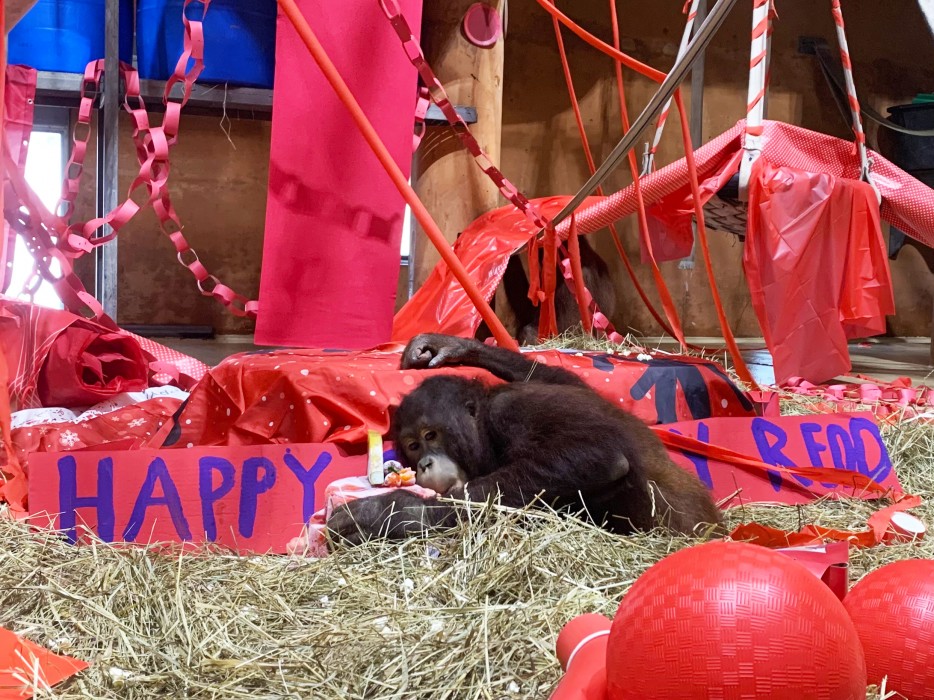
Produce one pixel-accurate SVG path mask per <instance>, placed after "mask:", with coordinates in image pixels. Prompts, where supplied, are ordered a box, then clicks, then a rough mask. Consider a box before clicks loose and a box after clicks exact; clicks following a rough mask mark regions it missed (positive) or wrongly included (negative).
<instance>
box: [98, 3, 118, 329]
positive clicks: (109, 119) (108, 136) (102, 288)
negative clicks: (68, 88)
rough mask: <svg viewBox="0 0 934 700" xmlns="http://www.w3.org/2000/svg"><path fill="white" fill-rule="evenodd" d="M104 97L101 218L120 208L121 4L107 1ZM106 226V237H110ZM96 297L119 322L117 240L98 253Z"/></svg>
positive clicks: (100, 136) (100, 117)
mask: <svg viewBox="0 0 934 700" xmlns="http://www.w3.org/2000/svg"><path fill="white" fill-rule="evenodd" d="M104 31H105V43H104V94H103V95H102V97H101V108H100V111H99V112H98V122H97V215H98V216H104V215H105V214H107V213H108V212H110V211H112V210H113V209H114V208H115V207H116V206H117V204H118V197H119V170H118V168H119V161H118V157H117V155H118V144H119V138H120V133H119V128H120V119H119V118H120V0H107V6H106V10H105V15H104ZM109 229H110V227H109V226H105V227H104V230H103V231H100V232H99V233H101V234H102V235H104V234H107V233H109ZM95 263H96V265H95V279H94V291H95V296H97V298H98V300H99V301H100V303H101V306H103V307H104V311H105V312H106V314H107V315H108V316H110V317H111V318H112V319H114V320H115V321H116V320H117V240H116V239H114V240H112V241H110V242H109V243H105V244H104V245H102V246H100V247H99V248H97V249H96V250H95Z"/></svg>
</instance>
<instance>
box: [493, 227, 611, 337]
mask: <svg viewBox="0 0 934 700" xmlns="http://www.w3.org/2000/svg"><path fill="white" fill-rule="evenodd" d="M578 240H579V241H580V251H581V271H582V272H583V276H584V285H585V286H586V287H587V289H588V290H590V293H591V294H592V295H593V298H594V300H595V301H596V302H597V306H598V307H599V309H600V311H601V312H602V313H603V314H604V315H605V316H607V317H608V318H612V317H613V314H614V313H615V312H616V290H615V289H614V287H613V280H612V279H611V278H610V269H609V268H608V267H607V264H606V262H605V261H604V260H603V258H601V257H600V255H599V253H597V251H596V250H594V249H593V247H592V246H591V245H590V243H588V242H587V237H586V236H581V237H580V238H579V239H578ZM539 260H540V261H543V260H544V258H543V256H542V254H541V253H539ZM502 284H503V291H504V292H505V294H506V301H508V302H509V306H510V307H511V308H512V312H513V314H514V315H515V317H516V338H517V339H518V341H519V344H520V345H534V344H535V343H536V342H537V341H538V317H539V312H540V309H541V307H540V306H534V305H533V304H532V302H531V301H530V300H529V296H528V292H529V279H528V277H527V276H526V274H525V268H523V267H522V259H521V258H520V257H519V255H513V256H512V257H511V258H509V263H508V264H507V265H506V272H505V273H503V282H502ZM495 300H496V298H495V297H494V298H493V299H491V300H490V302H491V305H495ZM555 318H556V321H557V326H558V332H559V333H564V332H565V331H567V330H569V329H571V328H574V327H576V326H578V325H580V322H581V316H580V310H579V309H578V306H577V301H576V300H575V299H574V296H573V295H572V294H571V290H570V289H569V288H568V285H567V284H566V283H565V281H564V278H563V276H562V274H561V271H560V268H558V283H557V285H556V286H555ZM490 336H492V333H491V332H490V329H489V327H488V326H487V325H486V323H484V322H482V321H481V322H480V327H479V328H477V333H476V337H477V339H478V340H486V339H487V338H489V337H490Z"/></svg>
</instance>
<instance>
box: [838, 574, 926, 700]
mask: <svg viewBox="0 0 934 700" xmlns="http://www.w3.org/2000/svg"><path fill="white" fill-rule="evenodd" d="M843 606H844V607H845V608H846V610H847V612H848V613H850V617H851V618H852V620H853V623H854V624H855V625H856V631H857V632H858V633H859V639H860V641H861V642H862V643H863V650H864V651H865V653H866V667H867V669H868V672H869V682H870V683H872V684H874V685H878V684H879V683H881V682H882V678H883V677H886V676H887V677H888V680H887V681H886V686H885V688H886V690H887V691H889V690H894V691H897V692H898V693H900V694H901V695H904V696H905V697H908V698H934V561H930V560H928V559H906V560H905V561H899V562H895V563H894V564H887V565H886V566H883V567H880V568H878V569H876V570H875V571H873V572H872V573H870V574H868V575H867V576H865V577H864V578H863V579H862V580H860V582H859V583H857V584H856V585H855V586H853V589H852V590H851V591H850V592H849V594H848V595H847V596H846V598H844V599H843Z"/></svg>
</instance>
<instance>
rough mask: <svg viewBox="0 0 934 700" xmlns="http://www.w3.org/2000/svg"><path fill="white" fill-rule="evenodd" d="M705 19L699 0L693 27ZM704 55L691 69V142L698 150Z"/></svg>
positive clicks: (701, 130) (702, 0)
mask: <svg viewBox="0 0 934 700" xmlns="http://www.w3.org/2000/svg"><path fill="white" fill-rule="evenodd" d="M706 18H707V0H699V2H698V3H697V18H696V19H695V20H694V26H695V27H697V26H700V25H701V24H702V23H703V21H704V20H705V19H706ZM706 54H707V51H706V50H704V51H702V52H701V55H700V56H699V57H698V58H697V61H695V63H694V67H693V68H692V69H691V142H692V143H693V144H694V148H700V146H701V141H702V139H703V138H704V59H705V58H706Z"/></svg>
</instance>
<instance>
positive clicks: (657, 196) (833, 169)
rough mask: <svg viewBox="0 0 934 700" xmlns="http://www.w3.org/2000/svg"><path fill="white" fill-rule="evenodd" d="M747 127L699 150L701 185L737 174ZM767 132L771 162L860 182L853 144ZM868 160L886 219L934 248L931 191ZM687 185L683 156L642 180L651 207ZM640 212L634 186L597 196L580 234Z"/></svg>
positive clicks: (783, 127) (562, 232)
mask: <svg viewBox="0 0 934 700" xmlns="http://www.w3.org/2000/svg"><path fill="white" fill-rule="evenodd" d="M744 128H745V121H740V122H738V123H737V124H736V126H734V127H733V128H732V129H730V130H729V131H727V132H725V133H723V134H721V135H720V136H718V137H716V138H715V139H712V140H710V141H709V142H707V143H706V144H704V145H703V146H701V147H700V148H698V149H697V150H696V151H695V152H694V157H695V160H696V163H697V173H698V179H699V180H700V181H701V182H703V181H704V180H706V179H708V178H711V177H717V176H719V175H721V174H722V173H724V171H726V170H728V169H729V168H733V171H732V172H731V173H730V174H733V172H736V169H735V166H734V165H733V164H734V163H735V162H736V161H735V156H736V154H737V153H739V152H740V151H741V150H742V136H743V129H744ZM762 128H763V131H762V139H763V143H764V145H763V148H762V156H763V157H764V158H765V159H766V160H767V161H769V162H770V163H772V164H774V165H776V166H781V167H789V168H795V169H798V170H804V171H805V172H811V173H826V174H827V175H832V176H834V177H838V178H847V179H850V180H857V179H859V158H857V157H856V154H855V152H854V147H853V142H852V141H846V140H844V139H838V138H836V137H834V136H827V135H826V134H820V133H818V132H816V131H809V130H808V129H802V128H801V127H799V126H792V125H790V124H784V123H782V122H776V121H765V122H763V127H762ZM869 156H870V158H872V178H873V182H874V183H875V185H876V187H878V189H879V192H880V193H881V194H882V197H883V202H882V211H881V214H882V219H883V220H884V221H887V222H888V223H890V224H892V225H893V226H897V227H898V228H899V229H901V230H902V231H904V232H905V233H907V234H908V235H909V236H911V237H912V238H915V239H916V240H919V241H921V242H922V243H924V244H925V245H929V246H932V247H934V198H932V197H931V188H930V187H928V186H927V185H925V184H924V183H922V182H921V181H920V180H917V179H915V178H913V177H912V176H911V175H909V174H908V173H906V172H905V171H904V170H902V169H901V168H899V167H898V166H896V165H894V164H893V163H891V162H890V161H888V160H886V159H885V158H883V157H882V156H881V155H879V154H878V153H876V152H874V151H869ZM687 182H688V168H687V163H686V162H685V160H684V159H683V158H682V159H680V160H678V161H675V162H674V163H671V164H669V165H667V166H665V167H664V168H661V169H660V170H657V171H656V172H654V173H651V174H650V175H647V176H646V177H644V178H643V179H642V192H643V195H644V197H645V201H646V204H648V205H652V204H655V203H656V202H658V201H660V200H661V199H662V198H664V197H666V196H668V195H670V194H672V193H673V192H675V191H677V190H678V189H680V188H683V187H685V185H686V184H687ZM686 189H687V188H685V190H686ZM636 208H637V204H636V194H635V188H634V187H633V186H632V185H630V186H629V187H626V188H624V189H622V190H620V191H619V192H616V193H615V194H612V195H610V196H609V197H605V198H595V201H594V202H593V203H592V204H585V205H583V206H582V207H581V208H580V209H578V211H577V216H576V220H577V228H578V232H579V233H582V234H584V233H593V232H594V231H599V230H600V229H602V228H605V227H606V226H608V225H609V224H611V223H613V222H614V221H616V220H618V219H621V218H623V217H625V216H629V215H630V214H633V213H635V211H636ZM570 226H571V222H570V219H566V220H564V221H562V222H561V223H560V224H558V227H557V230H558V236H559V238H561V239H562V240H565V239H567V237H568V234H569V233H570Z"/></svg>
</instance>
